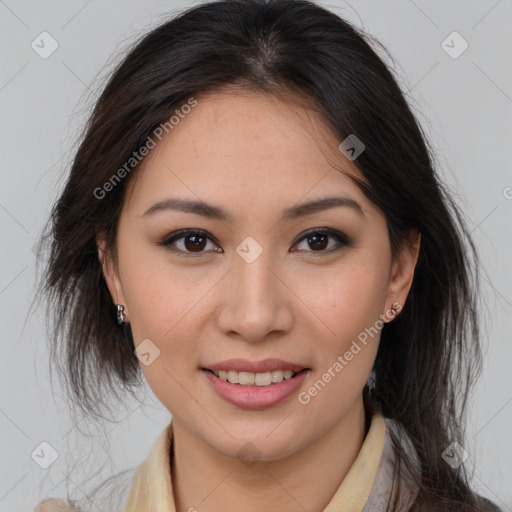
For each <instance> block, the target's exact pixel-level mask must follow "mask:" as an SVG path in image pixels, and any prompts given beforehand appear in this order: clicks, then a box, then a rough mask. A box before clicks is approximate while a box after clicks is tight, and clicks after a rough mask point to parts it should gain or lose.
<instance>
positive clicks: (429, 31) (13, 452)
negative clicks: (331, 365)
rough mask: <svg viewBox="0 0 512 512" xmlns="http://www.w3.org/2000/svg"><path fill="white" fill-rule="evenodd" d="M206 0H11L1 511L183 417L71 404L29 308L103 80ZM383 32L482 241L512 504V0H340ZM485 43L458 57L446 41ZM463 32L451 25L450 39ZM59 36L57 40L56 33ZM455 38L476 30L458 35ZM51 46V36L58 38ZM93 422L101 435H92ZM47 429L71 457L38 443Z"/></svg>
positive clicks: (0, 6)
mask: <svg viewBox="0 0 512 512" xmlns="http://www.w3.org/2000/svg"><path fill="white" fill-rule="evenodd" d="M190 5H192V3H190V2H181V3H178V2H171V1H169V2H164V1H156V0H151V1H145V2H142V1H140V2H135V1H133V0H130V1H124V2H121V1H113V0H109V1H107V2H99V1H98V0H89V1H87V0H72V1H66V2H64V1H56V0H49V1H43V2H36V1H35V0H31V1H26V0H5V1H4V0H0V34H1V35H0V37H1V42H2V45H1V54H2V66H1V70H0V108H1V119H2V123H1V137H0V140H1V141H2V153H1V155H2V158H1V172H2V179H1V181H0V183H1V188H0V226H1V229H2V236H1V240H2V251H1V254H0V319H1V325H2V326H3V327H2V329H3V331H2V345H1V348H2V355H3V357H2V358H1V359H0V371H1V378H2V386H1V387H0V432H1V435H0V448H1V461H2V465H1V469H0V511H2V512H7V511H9V512H16V511H22V510H24V511H26V510H31V509H32V507H33V506H34V505H35V503H36V502H37V501H38V500H39V499H41V498H42V497H43V496H48V495H54V496H63V495H64V494H65V489H66V487H68V488H69V490H70V491H72V492H78V493H80V489H84V490H85V487H84V483H83V482H84V478H85V475H87V474H88V472H89V471H99V473H98V475H97V477H98V479H101V478H104V477H106V476H108V475H109V474H111V473H112V472H115V471H119V470H121V469H124V468H126V467H130V466H133V465H135V464H137V463H139V462H140V461H141V460H143V459H144V458H145V457H146V455H147V454H148V452H149V450H150V449H151V447H152V445H153V443H154V442H155V440H156V438H157V436H158V434H159V433H160V432H161V430H162V429H163V428H164V427H165V425H166V424H167V423H168V421H169V419H170V415H169V413H168V412H167V411H166V410H165V409H164V408H163V406H162V405H160V404H159V403H158V402H157V400H156V399H155V398H154V396H153V395H152V393H151V391H150V390H148V389H147V388H146V390H143V391H145V392H146V396H145V397H144V396H143V397H142V400H145V405H143V406H142V405H141V404H139V403H138V402H135V401H129V402H127V404H126V407H125V409H121V408H120V409H119V411H118V412H117V413H116V414H117V419H116V421H115V422H107V423H105V425H104V426H103V427H98V426H95V425H94V424H88V423H87V422H86V420H83V419H81V418H80V416H78V417H76V418H75V419H74V420H73V418H72V417H71V416H70V415H69V412H68V408H67V406H66V402H65V400H64V392H63V391H62V390H61V389H60V388H59V386H58V382H57V381H56V380H55V381H54V384H53V389H52V387H51V384H50V380H49V371H48V351H47V346H46V337H45V330H44V325H43V321H42V316H41V314H40V313H39V312H38V311H35V313H34V314H33V315H32V316H29V315H28V308H29V304H30V301H31V298H32V292H33V288H34V283H35V278H36V273H35V270H36V268H35V257H34V252H33V246H34V243H35V240H36V239H37V236H38V234H39V231H40V230H41V228H42V226H43V222H44V221H45V220H46V218H47V216H48V214H49V211H50V207H51V204H52V202H53V200H54V199H55V197H56V195H57V191H58V188H59V187H60V185H61V183H62V174H63V173H65V172H66V168H67V167H66V166H67V164H68V163H69V158H70V156H71V154H72V150H73V149H74V147H75V146H74V144H75V142H76V137H77V135H78V133H79V129H80V127H81V125H82V123H83V121H84V119H85V117H84V116H85V115H86V114H87V112H88V106H89V105H90V101H91V100H92V99H93V98H94V97H95V95H96V93H97V90H98V87H99V86H100V83H101V79H102V78H104V77H105V76H106V75H107V74H108V71H109V69H111V66H112V65H113V64H114V63H115V62H117V60H118V57H117V56H118V55H119V52H120V50H121V49H123V48H126V47H127V46H128V45H129V44H131V43H133V42H134V41H136V40H137V39H138V38H139V37H140V36H141V35H142V34H143V33H145V32H146V31H147V30H148V29H149V28H151V27H152V26H154V24H155V23H157V22H159V21H161V20H163V18H164V17H166V16H167V15H168V14H169V13H171V12H174V11H176V10H178V9H180V8H181V7H186V6H190ZM323 5H326V6H328V7H330V8H332V9H333V10H335V11H336V12H339V13H340V14H342V15H344V16H345V17H346V18H347V19H348V20H350V21H353V22H354V23H355V24H356V25H358V26H362V27H363V28H365V29H366V30H367V31H369V32H370V34H372V35H374V36H376V37H377V38H379V39H380V40H381V41H382V42H383V43H384V44H385V45H386V46H387V47H388V49H389V50H390V51H391V54H392V55H393V57H394V58H395V60H396V62H397V63H398V65H399V67H397V71H398V72H399V74H400V75H401V76H402V77H403V78H402V86H403V88H404V89H405V90H408V91H409V97H410V101H411V102H412V104H413V107H414V109H415V110H416V111H418V115H419V117H420V121H421V123H422V124H423V126H424V128H425V130H426V132H427V134H428V135H429V136H430V138H431V140H432V142H433V145H434V148H435V149H436V151H437V153H438V158H439V165H440V166H441V168H442V169H441V170H442V173H443V176H444V179H445V180H446V181H447V182H448V183H449V184H450V185H451V187H452V188H453V191H454V194H455V196H456V199H457V201H458V204H459V205H460V206H461V207H462V209H463V211H464V212H465V215H466V217H467V219H468V222H469V225H470V227H471V229H472V233H473V235H474V237H475V240H476V242H477V245H478V249H479V251H480V254H481V257H482V262H483V269H482V273H481V275H482V283H483V289H482V291H483V302H484V303H485V304H486V306H487V310H488V312H487V313H484V321H485V322H484V325H483V327H484V332H485V341H486V344H487V348H486V358H485V366H484V371H483V375H482V378H481V380H480V382H479V385H478V388H477V390H476V392H475V394H474V396H473V399H472V402H471V410H470V421H469V426H468V441H467V443H466V446H465V447H464V448H465V449H466V450H467V451H468V453H469V459H468V461H467V462H468V464H469V465H470V466H474V467H475V471H474V477H473V478H474V485H475V487H476V488H477V489H478V490H479V491H480V492H481V493H482V494H484V495H486V496H489V497H491V498H492V499H494V500H495V501H496V502H497V503H498V504H499V505H500V506H501V507H503V509H504V510H512V485H511V483H512V462H511V460H510V457H511V455H512V441H511V436H510V427H511V426H512V403H511V402H512V386H511V381H512V379H511V376H510V375H511V369H510V363H511V360H512V357H511V356H512V343H511V337H510V328H509V323H508V322H509V319H510V318H511V315H512V272H511V270H510V262H511V261H512V237H511V234H512V230H511V226H512V223H511V220H512V172H511V151H512V150H511V148H512V144H511V141H512V133H511V132H512V121H511V119H512V116H511V112H512V79H511V77H512V73H511V64H512V59H511V49H512V31H511V30H510V27H511V26H512V24H511V21H512V2H511V0H498V1H497V0H480V1H476V0H472V1H467V0H464V1H463V0H457V1H446V0H435V1H429V2H427V1H426V0H414V1H413V0H394V1H386V2H381V1H378V0H363V1H357V2H356V1H351V2H341V1H340V2H331V3H328V4H327V3H324V4H323ZM43 31H47V32H49V33H50V34H51V36H52V37H53V38H54V39H55V40H56V41H57V43H58V48H57V50H56V51H55V52H54V53H53V54H52V55H51V56H49V57H48V58H47V59H43V58H41V57H40V56H39V54H38V53H36V52H35V51H34V50H33V49H32V47H31V43H32V41H34V40H36V42H37V40H38V39H36V38H37V37H38V36H39V34H40V33H41V32H43ZM453 31H457V32H458V33H459V34H460V35H461V36H462V37H463V38H464V40H466V41H467V43H468V44H469V47H468V49H467V50H466V51H465V52H464V53H463V54H462V55H460V56H459V57H458V58H452V57H451V56H450V55H448V53H446V51H445V50H444V49H443V47H442V42H443V41H444V40H445V39H446V38H447V36H448V35H449V34H451V33H452V32H453ZM448 41H450V39H448ZM47 43H48V41H47ZM448 44H450V45H451V46H454V49H452V51H456V50H457V49H459V48H461V46H460V44H461V41H457V40H454V43H453V44H452V43H450V42H449V43H448ZM46 48H49V43H48V44H46ZM83 433H86V434H87V436H84V435H83ZM43 441H46V442H48V443H50V444H51V446H53V447H54V449H55V450H56V451H57V452H58V455H59V456H58V458H57V460H56V461H55V462H54V463H53V464H52V465H51V466H50V467H49V469H42V468H41V467H39V465H37V464H36V463H35V462H34V460H33V459H32V458H31V453H32V452H33V450H34V449H36V448H37V447H38V446H39V445H40V443H41V442H43Z"/></svg>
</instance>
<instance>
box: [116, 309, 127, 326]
mask: <svg viewBox="0 0 512 512" xmlns="http://www.w3.org/2000/svg"><path fill="white" fill-rule="evenodd" d="M116 318H117V323H118V324H119V325H126V324H127V322H125V320H126V316H125V314H124V306H121V304H116Z"/></svg>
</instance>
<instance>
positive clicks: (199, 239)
mask: <svg viewBox="0 0 512 512" xmlns="http://www.w3.org/2000/svg"><path fill="white" fill-rule="evenodd" d="M208 242H211V243H212V244H213V243H214V242H213V239H212V238H211V237H210V236H209V235H208V233H207V232H206V231H203V230H199V229H181V230H179V231H175V232H174V233H171V234H170V235H168V236H166V237H165V238H164V239H163V240H162V241H161V242H159V243H158V245H160V246H162V247H165V248H167V249H169V250H170V251H174V252H179V253H184V254H203V253H205V252H208V251H205V250H204V249H205V247H206V246H207V245H208ZM173 246H174V247H173ZM213 250H214V251H215V252H222V249H220V248H219V247H218V246H217V248H214V249H213Z"/></svg>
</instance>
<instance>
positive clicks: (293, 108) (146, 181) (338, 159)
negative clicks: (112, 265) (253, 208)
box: [129, 89, 364, 204]
mask: <svg viewBox="0 0 512 512" xmlns="http://www.w3.org/2000/svg"><path fill="white" fill-rule="evenodd" d="M195 99H196V101H197V104H196V106H195V107H193V108H192V109H190V111H189V113H187V114H183V113H182V115H181V116H180V119H179V122H178V123H177V124H175V125H174V126H173V128H172V129H171V130H170V131H169V133H167V134H165V135H164V137H163V138H162V140H161V142H159V143H158V144H157V146H156V147H155V148H154V149H153V150H152V151H151V152H150V154H149V155H148V156H147V157H146V159H145V160H144V162H143V164H142V168H141V170H140V172H139V173H138V175H137V179H136V180H132V184H131V185H132V186H131V190H130V191H129V195H130V201H135V202H137V203H138V202H140V201H139V200H144V196H147V195H148V194H151V195H153V196H154V195H155V194H156V195H157V196H159V197H160V196H162V195H165V194H167V193H170V192H175V191H179V192H183V194H184V195H186V196H188V197H190V196H194V195H195V196H197V197H196V199H197V198H201V199H205V200H206V199H207V198H210V199H212V200H213V199H214V198H216V199H217V200H216V201H215V202H219V199H218V198H221V197H223V196H226V197H227V195H229V194H230V192H233V191H235V190H236V192H237V194H238V196H239V198H240V202H241V203H242V204H244V203H246V201H247V199H250V200H251V201H253V202H254V201H259V202H260V203H264V202H265V200H268V198H269V197H271V196H274V195H275V194H278V195H280V196H281V197H284V196H289V197H290V200H291V201H292V202H293V201H294V199H293V198H295V201H298V200H299V199H300V198H301V197H302V196H304V195H306V194H308V193H313V194H315V192H317V194H316V195H318V194H322V193H326V192H331V191H332V190H333V187H334V188H336V189H337V190H339V191H343V192H349V191H350V192H352V194H354V195H357V197H358V198H360V199H361V200H363V201H364V196H363V194H362V192H361V191H360V189H359V188H358V187H357V185H356V184H355V183H354V182H353V181H352V180H351V179H350V178H348V177H347V175H346V174H350V175H354V176H357V177H358V178H359V179H363V180H364V178H363V175H362V173H361V172H360V170H359V169H358V168H357V166H356V165H355V164H354V163H353V162H351V161H349V160H348V159H346V158H345V156H344V155H343V154H342V153H341V151H339V149H338V145H339V142H340V141H338V140H337V137H336V136H335V135H334V134H333V132H332V131H331V130H330V129H329V127H328V126H327V124H326V123H325V121H324V120H323V118H322V117H321V115H320V114H318V113H317V112H315V111H314V110H313V109H311V108H307V106H303V104H300V103H299V102H297V101H296V98H293V97H291V98H290V101H284V100H283V99H281V98H278V97H276V96H273V95H270V94H262V93H255V92H250V91H246V90H240V89H238V90H221V91H217V92H212V93H208V94H204V95H198V96H196V97H195ZM153 198H154V199H158V198H156V197H153ZM244 198H245V200H244ZM231 199H232V198H231Z"/></svg>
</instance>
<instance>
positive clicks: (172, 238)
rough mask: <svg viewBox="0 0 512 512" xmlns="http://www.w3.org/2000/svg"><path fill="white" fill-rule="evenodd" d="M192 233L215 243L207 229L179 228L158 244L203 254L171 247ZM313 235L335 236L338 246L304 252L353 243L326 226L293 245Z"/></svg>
mask: <svg viewBox="0 0 512 512" xmlns="http://www.w3.org/2000/svg"><path fill="white" fill-rule="evenodd" d="M193 235H197V236H201V237H204V238H207V239H208V240H209V241H211V242H213V243H216V242H215V240H214V239H213V238H212V237H210V236H209V235H208V232H207V231H203V230H200V229H181V230H179V231H176V232H174V233H171V234H170V235H169V236H167V237H165V238H164V239H163V240H162V241H161V242H158V245H159V246H161V247H165V248H166V249H168V250H170V251H173V252H175V253H181V254H186V255H194V256H195V255H198V256H199V255H203V254H205V253H206V251H204V250H202V251H198V252H193V251H186V250H182V249H175V248H172V247H171V245H172V244H173V243H175V242H176V241H178V240H181V239H183V238H186V237H187V236H193ZM313 235H327V236H330V237H332V238H335V239H336V240H337V242H338V244H339V245H338V247H335V248H334V249H333V248H330V249H327V250H320V251H313V250H310V251H306V252H311V253H313V254H315V253H318V254H331V253H333V252H337V251H339V250H340V249H342V248H343V247H352V246H353V245H354V242H353V240H351V239H350V238H348V237H347V236H346V235H344V234H343V233H340V232H339V231H335V230H332V229H327V228H316V229H313V230H310V231H308V232H307V233H304V235H302V236H301V238H299V239H298V240H297V242H295V243H294V244H293V245H294V246H295V245H297V244H298V243H300V242H302V241H303V240H307V238H308V237H311V236H313Z"/></svg>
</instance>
